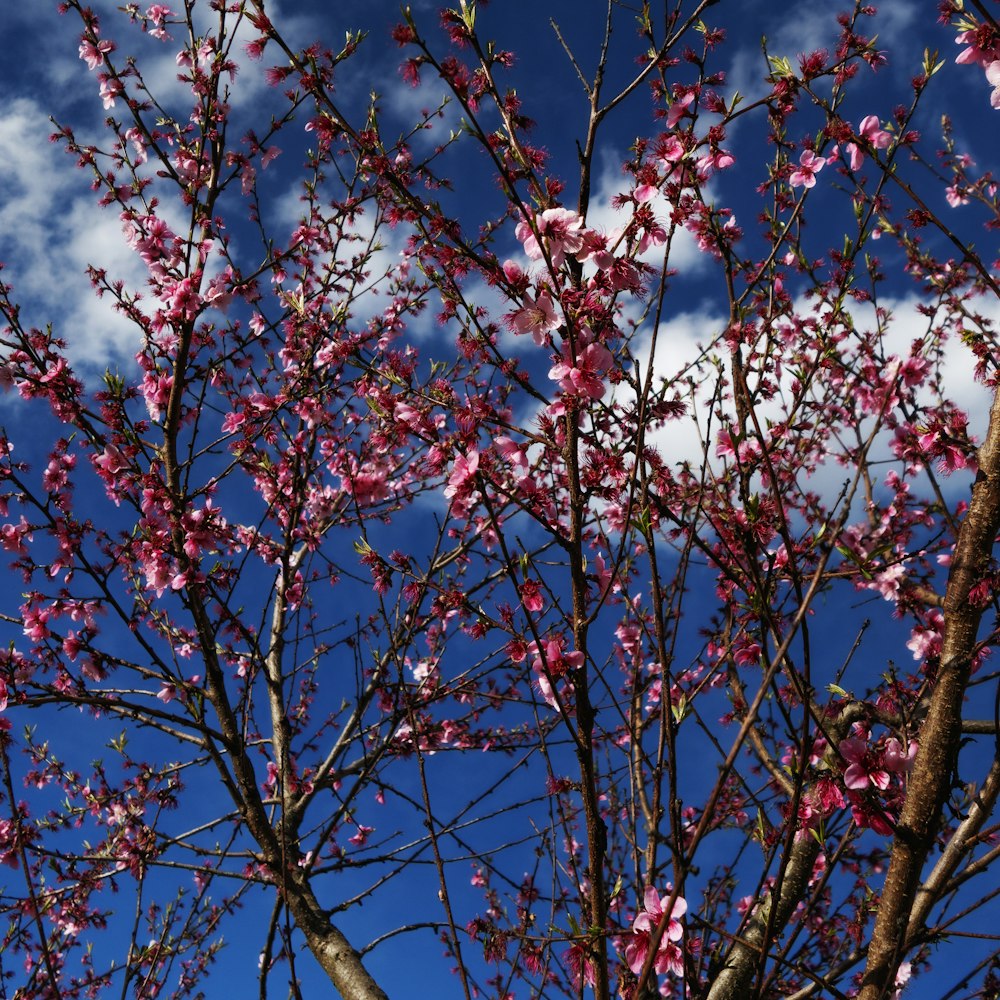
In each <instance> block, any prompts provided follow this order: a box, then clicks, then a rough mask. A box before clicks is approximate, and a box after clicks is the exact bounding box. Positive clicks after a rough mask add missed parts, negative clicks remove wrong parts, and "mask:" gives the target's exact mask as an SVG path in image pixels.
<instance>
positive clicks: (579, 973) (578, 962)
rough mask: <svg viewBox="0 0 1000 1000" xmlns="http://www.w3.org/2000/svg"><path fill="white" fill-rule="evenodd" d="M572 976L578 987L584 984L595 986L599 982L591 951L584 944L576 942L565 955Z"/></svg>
mask: <svg viewBox="0 0 1000 1000" xmlns="http://www.w3.org/2000/svg"><path fill="white" fill-rule="evenodd" d="M563 960H564V961H565V963H566V965H567V967H568V968H569V972H570V976H571V977H572V978H573V981H574V982H575V983H576V986H577V989H582V988H583V987H584V986H593V985H594V983H596V982H597V967H596V965H595V964H594V959H593V957H592V956H591V954H590V952H589V951H587V950H586V949H585V948H584V946H583V945H582V944H574V945H573V946H572V947H571V948H570V949H569V950H568V951H566V953H565V954H564V955H563Z"/></svg>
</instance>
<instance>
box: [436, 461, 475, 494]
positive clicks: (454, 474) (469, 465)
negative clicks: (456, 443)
mask: <svg viewBox="0 0 1000 1000" xmlns="http://www.w3.org/2000/svg"><path fill="white" fill-rule="evenodd" d="M478 469H479V452H478V451H476V450H475V449H473V450H472V451H470V452H469V453H468V454H467V455H459V456H458V458H456V459H455V466H454V468H453V469H452V471H451V475H450V476H449V477H448V485H447V486H446V487H445V490H444V495H445V496H446V497H448V498H451V497H454V496H458V495H459V494H465V493H468V492H470V491H471V489H472V487H471V485H470V484H471V483H472V482H473V481H474V480H475V478H476V472H477V470H478Z"/></svg>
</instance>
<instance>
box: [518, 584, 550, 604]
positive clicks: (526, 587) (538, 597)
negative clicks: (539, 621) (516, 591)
mask: <svg viewBox="0 0 1000 1000" xmlns="http://www.w3.org/2000/svg"><path fill="white" fill-rule="evenodd" d="M521 604H522V606H523V607H524V610H525V611H541V610H542V609H543V608H544V607H545V598H544V597H542V586H541V584H540V583H539V582H538V581H537V580H530V579H529V580H525V581H524V583H522V584H521Z"/></svg>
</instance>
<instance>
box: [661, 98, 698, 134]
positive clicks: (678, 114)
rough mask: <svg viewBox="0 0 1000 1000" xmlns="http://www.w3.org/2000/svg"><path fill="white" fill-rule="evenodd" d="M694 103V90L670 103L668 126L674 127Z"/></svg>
mask: <svg viewBox="0 0 1000 1000" xmlns="http://www.w3.org/2000/svg"><path fill="white" fill-rule="evenodd" d="M693 103H694V91H688V92H687V93H686V94H685V95H684V96H683V97H679V98H678V99H677V100H676V101H674V103H673V104H671V105H670V110H669V111H668V112H667V128H673V127H674V126H675V125H676V124H677V123H678V122H679V121H680V120H681V118H683V117H684V115H686V114H687V113H688V111H689V109H690V107H691V105H692V104H693Z"/></svg>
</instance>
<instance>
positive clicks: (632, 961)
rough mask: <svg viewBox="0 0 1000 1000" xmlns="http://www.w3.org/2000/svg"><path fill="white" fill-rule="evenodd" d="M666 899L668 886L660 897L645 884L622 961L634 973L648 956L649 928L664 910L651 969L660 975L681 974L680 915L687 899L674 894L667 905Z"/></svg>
mask: <svg viewBox="0 0 1000 1000" xmlns="http://www.w3.org/2000/svg"><path fill="white" fill-rule="evenodd" d="M670 898H671V886H669V885H668V886H667V892H666V895H664V896H661V895H660V894H659V893H658V892H657V891H656V889H655V888H654V887H653V886H647V887H646V892H645V895H644V897H643V908H642V910H640V911H639V915H638V916H637V917H636V918H635V920H634V921H633V922H632V933H631V935H630V936H629V938H628V941H627V942H626V944H625V963H626V964H627V965H628V967H629V968H630V969H631V970H632V971H633V972H634V973H635V974H636V975H638V974H639V972H640V970H641V969H642V967H643V964H644V963H645V962H646V958H647V956H648V955H649V950H650V946H651V944H652V940H653V931H654V930H655V929H656V927H657V926H658V925H659V924H660V922H661V921H662V920H663V918H664V916H665V915H666V914H668V913H669V916H668V917H667V925H666V928H665V929H664V931H663V935H662V936H661V938H660V943H659V945H658V946H657V949H656V957H655V958H654V959H653V969H654V971H655V972H656V973H657V975H661V976H662V975H665V974H666V973H668V972H671V973H673V974H674V975H675V976H683V975H684V950H683V948H682V947H681V945H680V943H679V942H680V941H681V938H683V937H684V927H683V925H682V924H681V920H680V918H681V917H683V916H684V914H685V913H687V901H686V900H684V899H683V898H682V897H680V896H674V901H673V904H672V905H671V904H670ZM668 906H669V907H670V909H669V910H668V909H667V907H668Z"/></svg>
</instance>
